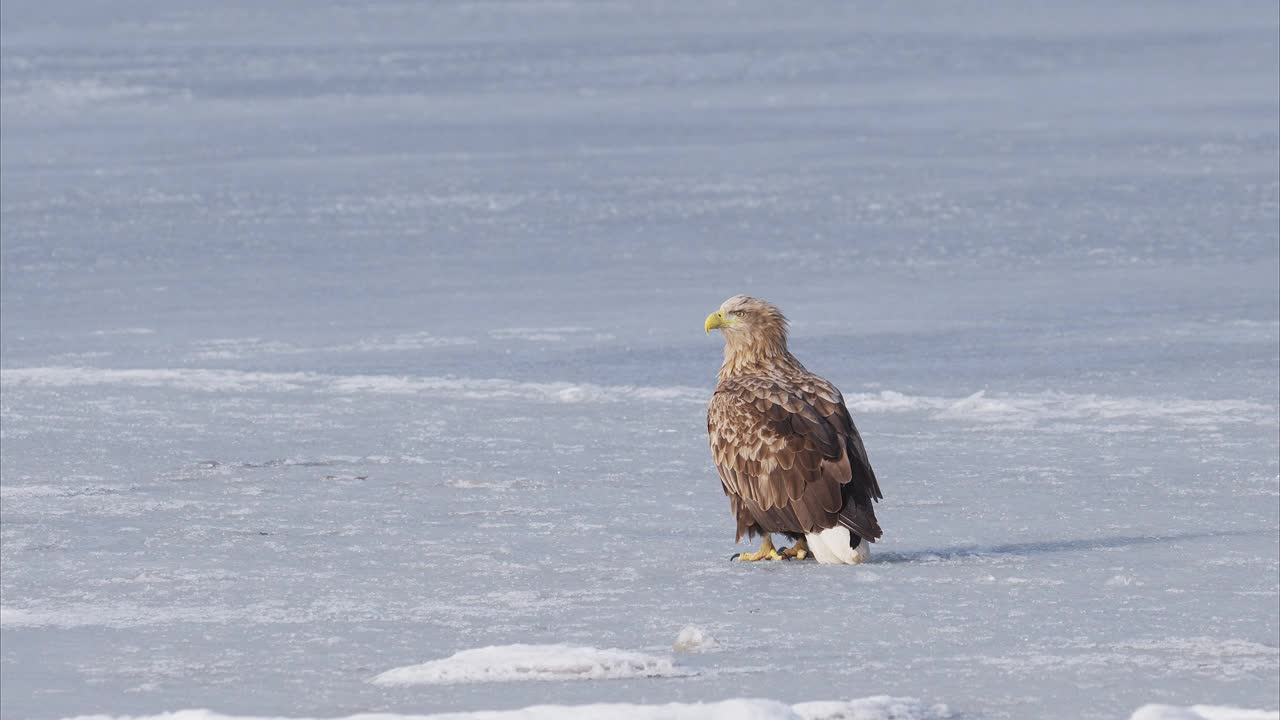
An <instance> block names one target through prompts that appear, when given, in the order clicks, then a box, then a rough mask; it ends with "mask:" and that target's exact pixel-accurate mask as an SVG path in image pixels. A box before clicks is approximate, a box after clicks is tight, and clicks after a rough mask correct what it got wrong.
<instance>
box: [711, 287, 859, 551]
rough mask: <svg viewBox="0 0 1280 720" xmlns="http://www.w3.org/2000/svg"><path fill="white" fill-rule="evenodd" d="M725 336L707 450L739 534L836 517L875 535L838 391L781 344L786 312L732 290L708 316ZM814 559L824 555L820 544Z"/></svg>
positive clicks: (853, 436) (794, 533)
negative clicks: (819, 552) (723, 301)
mask: <svg viewBox="0 0 1280 720" xmlns="http://www.w3.org/2000/svg"><path fill="white" fill-rule="evenodd" d="M706 327H707V329H708V331H709V330H711V329H720V330H721V331H722V332H723V334H724V337H725V361H724V365H723V366H722V367H721V369H720V382H719V384H718V385H717V386H716V390H715V393H714V394H713V395H712V396H711V403H710V405H709V406H708V408H707V433H708V435H709V436H710V441H711V455H712V457H713V459H714V460H715V464H716V468H717V469H718V470H719V472H720V480H721V483H722V484H723V486H724V492H725V494H726V495H728V496H729V499H730V504H731V506H732V509H733V513H734V516H735V517H736V518H737V539H741V538H742V537H743V535H747V536H755V535H763V534H766V533H782V534H785V535H787V536H789V537H791V538H793V539H798V538H801V537H804V536H805V535H808V534H814V533H820V532H821V531H823V530H826V529H829V528H833V527H836V526H843V527H845V528H848V529H849V531H850V533H851V534H852V535H853V536H855V537H854V538H853V539H852V541H851V544H852V546H853V547H857V545H858V541H857V538H863V539H865V540H868V541H871V542H874V541H875V540H876V539H878V538H879V537H880V536H881V530H880V524H879V523H878V522H877V521H876V516H875V510H874V508H873V506H872V503H873V501H875V500H879V499H881V498H882V497H883V496H882V494H881V492H880V485H879V483H878V482H877V480H876V476H875V472H874V471H873V470H872V469H871V463H870V461H869V460H868V458H867V451H866V448H865V447H864V446H863V443H862V437H861V436H860V435H859V434H858V430H857V428H856V427H854V424H853V419H852V418H850V416H849V411H848V409H847V408H846V407H845V404H844V398H843V397H842V396H841V395H840V391H839V390H837V389H836V388H835V386H833V385H832V384H831V383H830V382H827V381H826V380H825V379H823V378H821V377H819V376H817V375H815V374H813V373H811V372H809V371H808V370H806V369H805V367H804V366H803V365H801V364H800V361H799V360H797V359H796V358H795V356H793V355H792V354H791V353H790V352H789V351H788V350H787V325H786V318H784V317H783V316H782V313H780V312H779V311H778V309H777V308H776V307H774V306H773V305H770V304H769V303H766V302H764V301H762V300H757V299H755V298H751V297H746V296H741V295H739V296H735V297H732V298H730V299H729V300H726V301H725V303H724V305H722V306H721V308H720V310H718V311H717V312H716V313H712V315H711V316H710V317H708V318H707V322H706ZM819 559H820V560H821V559H822V555H821V554H819Z"/></svg>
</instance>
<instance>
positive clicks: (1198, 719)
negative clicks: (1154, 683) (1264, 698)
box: [1129, 705, 1280, 720]
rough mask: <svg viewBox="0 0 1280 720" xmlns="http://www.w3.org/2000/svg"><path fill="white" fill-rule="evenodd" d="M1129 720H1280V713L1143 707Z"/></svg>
mask: <svg viewBox="0 0 1280 720" xmlns="http://www.w3.org/2000/svg"><path fill="white" fill-rule="evenodd" d="M1129 720H1280V712H1277V711H1275V710H1245V709H1243V708H1235V707H1226V706H1222V705H1192V706H1191V707H1177V706H1174V705H1143V706H1142V707H1140V708H1138V709H1137V710H1136V711H1135V712H1134V713H1133V715H1132V716H1130V718H1129Z"/></svg>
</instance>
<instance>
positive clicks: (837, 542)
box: [805, 523, 871, 565]
mask: <svg viewBox="0 0 1280 720" xmlns="http://www.w3.org/2000/svg"><path fill="white" fill-rule="evenodd" d="M805 539H806V540H808V541H809V550H810V551H811V552H813V557H814V558H815V559H816V560H817V561H818V562H820V563H826V564H843V565H860V564H862V563H864V562H866V561H868V560H870V559H871V548H870V547H869V546H870V545H871V543H869V542H867V541H866V540H865V539H863V540H862V542H859V543H858V547H857V548H851V547H849V543H850V541H852V540H853V536H852V535H850V534H849V529H848V528H847V527H845V526H844V524H843V523H841V524H840V525H836V526H835V527H830V528H827V529H826V530H823V531H822V532H817V533H806V534H805Z"/></svg>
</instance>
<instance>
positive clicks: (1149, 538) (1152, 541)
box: [876, 530, 1264, 564]
mask: <svg viewBox="0 0 1280 720" xmlns="http://www.w3.org/2000/svg"><path fill="white" fill-rule="evenodd" d="M1263 532H1264V531H1262V530H1255V531H1245V530H1230V531H1224V532H1186V533H1169V534H1167V535H1141V536H1131V535H1112V536H1110V537H1094V538H1079V539H1074V540H1069V539H1060V540H1038V541H1032V542H1021V543H1004V544H1001V545H959V546H956V547H950V548H939V549H937V550H910V551H905V552H901V551H900V552H893V551H889V552H882V553H880V554H879V557H878V558H877V559H876V564H894V563H927V562H931V561H942V562H946V561H952V560H973V559H981V558H988V557H997V556H1001V555H1007V556H1034V555H1048V554H1051V553H1065V552H1080V551H1082V550H1116V549H1121V548H1128V547H1137V546H1140V545H1156V544H1159V543H1172V542H1177V541H1179V540H1204V539H1207V538H1220V537H1231V536H1236V537H1239V536H1247V535H1259V534H1261V533H1263Z"/></svg>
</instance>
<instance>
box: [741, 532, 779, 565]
mask: <svg viewBox="0 0 1280 720" xmlns="http://www.w3.org/2000/svg"><path fill="white" fill-rule="evenodd" d="M737 559H738V560H739V561H741V562H756V561H757V560H781V559H782V556H781V555H779V554H778V550H777V548H775V547H774V546H773V540H772V539H771V538H770V537H769V536H768V535H765V536H764V542H762V543H760V549H759V550H757V551H755V552H753V553H742V554H740V555H738V557H737Z"/></svg>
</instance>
